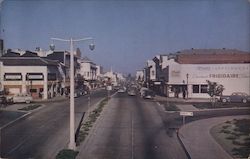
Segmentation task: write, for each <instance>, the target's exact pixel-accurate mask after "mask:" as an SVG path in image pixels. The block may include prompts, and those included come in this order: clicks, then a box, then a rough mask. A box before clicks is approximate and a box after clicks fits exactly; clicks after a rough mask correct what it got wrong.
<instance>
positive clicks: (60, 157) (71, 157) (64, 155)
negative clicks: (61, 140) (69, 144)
mask: <svg viewBox="0 0 250 159" xmlns="http://www.w3.org/2000/svg"><path fill="white" fill-rule="evenodd" d="M78 153H79V152H78V151H74V150H69V149H63V150H61V151H60V152H59V153H58V154H57V155H56V159H75V158H76V156H77V154H78Z"/></svg>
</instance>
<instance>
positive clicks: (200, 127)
mask: <svg viewBox="0 0 250 159" xmlns="http://www.w3.org/2000/svg"><path fill="white" fill-rule="evenodd" d="M247 117H249V116H226V117H216V118H209V119H203V120H197V121H194V122H191V123H189V124H186V125H184V126H183V127H181V129H180V130H179V137H180V139H181V141H182V142H183V144H184V146H185V148H186V150H187V151H188V153H189V155H190V157H191V158H192V159H201V158H202V159H211V158H212V159H232V157H231V156H230V155H229V154H228V153H227V152H226V151H225V150H224V149H223V148H222V147H221V146H220V145H219V144H218V143H217V142H216V141H215V139H214V138H213V137H212V136H211V134H210V129H211V128H212V127H213V126H215V125H217V124H220V123H223V122H225V121H227V120H232V119H235V118H237V119H239V118H247Z"/></svg>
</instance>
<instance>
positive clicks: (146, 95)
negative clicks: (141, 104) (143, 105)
mask: <svg viewBox="0 0 250 159" xmlns="http://www.w3.org/2000/svg"><path fill="white" fill-rule="evenodd" d="M154 97H155V93H154V91H152V90H145V91H144V94H143V98H144V99H153V98H154Z"/></svg>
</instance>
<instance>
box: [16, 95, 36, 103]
mask: <svg viewBox="0 0 250 159" xmlns="http://www.w3.org/2000/svg"><path fill="white" fill-rule="evenodd" d="M12 101H13V103H30V102H32V101H33V98H32V96H31V95H29V94H17V95H15V96H13V98H12Z"/></svg>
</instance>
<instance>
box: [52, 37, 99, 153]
mask: <svg viewBox="0 0 250 159" xmlns="http://www.w3.org/2000/svg"><path fill="white" fill-rule="evenodd" d="M51 40H58V41H64V42H70V138H69V149H71V150H75V149H76V143H75V101H74V92H75V81H74V52H73V51H74V49H73V43H74V42H78V41H86V40H93V38H91V37H89V38H83V39H72V38H70V39H60V38H51ZM50 47H51V48H52V49H55V45H54V44H51V46H50ZM89 48H90V50H94V48H95V45H94V44H90V45H89Z"/></svg>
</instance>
